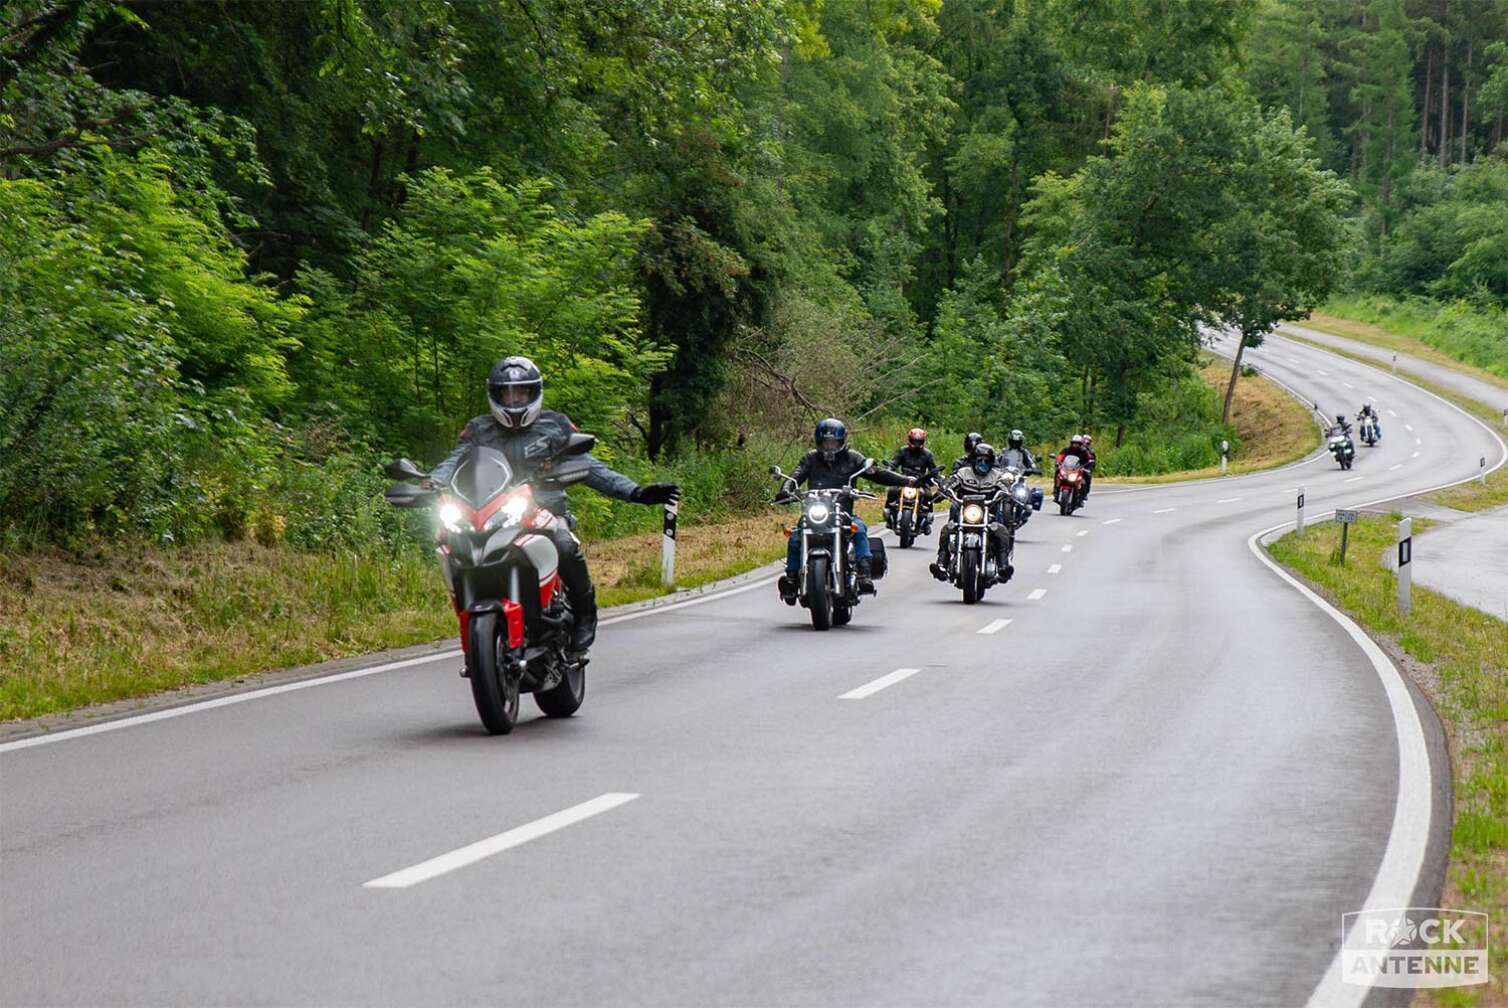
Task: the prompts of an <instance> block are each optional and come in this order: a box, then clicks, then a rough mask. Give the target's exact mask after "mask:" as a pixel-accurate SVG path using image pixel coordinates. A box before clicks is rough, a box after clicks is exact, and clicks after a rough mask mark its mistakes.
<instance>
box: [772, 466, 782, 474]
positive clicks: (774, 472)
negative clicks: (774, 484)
mask: <svg viewBox="0 0 1508 1008" xmlns="http://www.w3.org/2000/svg"><path fill="white" fill-rule="evenodd" d="M770 475H771V476H779V475H780V467H779V466H770Z"/></svg>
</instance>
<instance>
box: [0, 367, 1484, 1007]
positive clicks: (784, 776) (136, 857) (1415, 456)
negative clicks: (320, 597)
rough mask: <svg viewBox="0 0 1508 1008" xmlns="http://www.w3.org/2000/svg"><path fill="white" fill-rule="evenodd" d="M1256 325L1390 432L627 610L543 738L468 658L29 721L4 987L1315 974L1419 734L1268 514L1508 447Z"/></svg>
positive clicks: (586, 984) (172, 992)
mask: <svg viewBox="0 0 1508 1008" xmlns="http://www.w3.org/2000/svg"><path fill="white" fill-rule="evenodd" d="M1251 359H1252V361H1253V363H1256V364H1257V365H1258V366H1260V367H1261V368H1262V369H1263V370H1264V371H1266V372H1268V373H1270V374H1272V375H1273V376H1274V377H1277V378H1279V379H1280V380H1282V381H1283V382H1285V383H1286V384H1288V385H1289V386H1291V387H1292V388H1294V389H1295V390H1296V391H1298V393H1299V394H1301V395H1303V396H1305V397H1306V398H1310V399H1318V400H1319V401H1320V402H1322V403H1331V402H1335V403H1340V402H1344V403H1346V404H1347V409H1348V411H1349V412H1351V413H1354V412H1355V410H1356V408H1357V406H1358V405H1359V404H1360V402H1361V401H1362V400H1363V398H1365V397H1367V396H1372V397H1374V398H1375V400H1376V402H1377V404H1378V405H1379V407H1380V408H1381V409H1382V413H1383V417H1384V422H1385V424H1386V428H1385V429H1386V432H1387V437H1386V439H1385V440H1384V442H1383V443H1382V444H1381V445H1379V446H1378V447H1376V448H1372V449H1366V448H1362V449H1361V450H1360V451H1361V455H1360V459H1359V461H1358V463H1357V466H1356V468H1355V469H1354V470H1353V471H1352V472H1349V473H1343V472H1340V471H1339V470H1338V469H1337V468H1336V466H1335V465H1334V464H1333V463H1332V462H1330V461H1329V460H1328V458H1325V457H1320V458H1315V459H1311V460H1309V461H1307V462H1305V463H1302V464H1300V465H1298V466H1295V467H1290V468H1288V469H1285V470H1280V471H1275V472H1271V473H1263V474H1252V475H1248V476H1243V477H1236V478H1230V479H1226V480H1219V481H1205V482H1200V483H1190V484H1181V485H1172V486H1162V487H1147V488H1136V489H1120V488H1117V489H1111V488H1109V487H1104V488H1102V489H1101V490H1099V491H1096V493H1095V495H1094V497H1093V498H1092V500H1091V502H1090V505H1089V506H1088V507H1087V508H1086V509H1085V510H1084V511H1082V512H1080V513H1079V514H1078V515H1076V516H1074V517H1072V518H1063V517H1059V516H1057V515H1056V514H1048V513H1047V512H1045V511H1044V512H1043V514H1041V515H1040V516H1038V517H1036V518H1034V519H1033V520H1032V522H1031V524H1030V525H1028V526H1027V528H1026V529H1025V531H1024V534H1023V536H1022V541H1021V543H1020V545H1019V547H1018V552H1017V574H1016V578H1015V580H1014V581H1013V582H1012V583H1011V584H1009V585H1007V586H1005V587H1003V588H999V589H996V590H995V591H994V592H992V593H991V594H990V596H989V597H988V598H987V599H986V600H985V602H984V603H982V604H980V605H978V606H964V605H963V604H961V602H960V601H959V598H958V594H957V593H956V592H955V591H952V590H949V589H947V588H945V586H942V585H939V584H937V583H935V582H933V581H932V580H931V579H930V578H929V577H928V576H927V574H926V573H925V566H926V562H927V560H928V559H929V554H930V551H931V548H932V544H933V541H932V540H923V546H922V548H918V549H913V550H911V551H907V552H901V551H897V550H892V556H893V561H892V573H891V575H890V577H889V578H887V579H886V580H885V581H884V582H882V585H881V595H880V596H879V598H878V599H875V600H872V601H869V602H866V604H865V605H863V606H862V607H861V608H860V609H859V610H858V611H857V613H856V615H855V620H854V623H853V625H852V626H850V627H847V628H843V629H835V630H833V631H831V632H829V633H825V634H818V633H815V632H813V631H812V630H811V629H810V628H809V626H807V625H806V624H805V623H804V622H803V619H802V617H803V616H804V612H803V611H802V610H799V609H794V610H793V609H788V608H786V607H785V606H783V605H781V604H780V603H779V601H778V600H777V599H776V598H775V595H774V591H773V589H772V588H768V587H764V588H761V589H759V590H755V591H746V592H742V593H740V594H736V595H731V596H727V597H723V598H717V599H712V600H710V601H707V602H705V603H703V604H699V605H695V606H691V607H686V608H680V609H675V610H673V611H667V612H663V613H658V614H654V615H650V616H646V617H644V618H641V619H636V620H633V621H631V622H623V623H620V624H617V625H615V626H612V627H610V628H607V629H605V630H604V633H603V635H602V638H601V641H600V643H599V647H598V649H597V652H596V659H595V661H594V662H593V665H592V669H591V672H592V682H591V687H590V692H589V696H588V698H587V702H586V705H585V706H584V708H583V711H582V713H581V715H580V716H578V717H577V718H574V719H572V720H569V721H546V720H544V719H538V720H533V721H528V722H526V723H524V724H523V725H521V726H520V728H519V729H518V730H517V731H516V732H515V733H514V735H513V736H511V737H509V738H506V739H491V738H487V737H485V736H484V735H482V734H481V733H480V729H479V728H478V726H477V724H476V722H475V718H474V715H473V713H472V711H471V708H470V701H469V695H468V692H467V690H466V688H465V684H464V683H463V681H462V680H460V679H459V678H458V677H457V675H456V663H455V660H454V659H447V660H443V661H434V662H426V663H422V664H417V665H412V666H409V667H405V668H401V669H396V670H393V671H391V672H386V673H383V674H379V675H372V676H368V677H363V678H353V679H348V680H344V681H341V682H338V683H333V684H330V685H325V686H320V687H315V688H309V689H303V690H299V691H296V692H288V693H282V694H277V695H272V696H268V697H265V698H260V699H256V700H252V701H248V702H245V703H239V704H235V705H230V706H224V707H219V708H215V709H209V710H203V711H196V712H194V713H190V714H186V715H184V716H181V717H176V718H173V719H170V720H162V721H157V722H154V723H148V724H138V725H132V726H130V727H125V728H122V729H121V730H118V731H110V732H105V733H100V734H95V735H89V736H86V737H75V738H68V739H62V740H59V741H56V742H52V743H49V744H43V745H36V746H33V747H30V748H24V749H11V750H9V751H7V750H6V749H5V748H4V747H0V894H3V895H0V977H3V978H4V979H3V986H0V999H3V1000H4V1003H6V1004H26V1005H94V1004H203V1003H217V1004H228V1005H242V1004H245V1005H262V1004H356V1003H360V1004H483V1003H485V1004H489V1005H497V1004H517V1005H598V1004H644V1005H687V1006H692V1005H777V1004H778V1005H866V1006H868V1005H898V1006H899V1005H905V1006H911V1005H918V1004H928V1005H931V1004H938V1005H941V1004H949V1005H952V1004H979V1005H991V1006H993V1005H1000V1004H1005V1003H1009V1004H1014V1005H1060V1004H1065V1003H1071V1004H1075V1005H1083V1006H1091V1005H1107V1006H1108V1005H1115V1006H1125V1005H1159V1006H1171V1005H1212V1006H1213V1005H1219V1006H1231V1005H1282V1006H1292V1005H1300V1004H1303V1003H1305V1001H1306V1000H1307V999H1308V998H1309V997H1310V994H1311V992H1312V991H1313V990H1314V988H1315V985H1316V983H1318V982H1319V980H1320V978H1321V977H1322V975H1323V974H1324V973H1325V970H1326V968H1327V966H1328V964H1329V962H1330V960H1331V958H1332V956H1333V953H1334V947H1335V945H1336V935H1337V932H1338V926H1339V919H1340V915H1341V914H1342V913H1343V912H1345V911H1349V910H1354V909H1357V908H1359V907H1361V906H1362V905H1363V902H1364V901H1365V900H1366V899H1367V896H1368V893H1369V891H1370V889H1371V887H1372V883H1373V880H1374V877H1375V876H1376V875H1377V871H1378V868H1379V864H1380V863H1381V862H1382V860H1383V856H1384V850H1385V848H1386V847H1387V844H1388V840H1389V837H1390V835H1391V830H1392V826H1393V816H1394V810H1395V804H1396V799H1397V796H1398V794H1397V792H1398V773H1397V767H1398V766H1399V758H1400V754H1399V752H1398V751H1397V744H1396V742H1395V737H1396V733H1395V730H1394V722H1393V715H1392V713H1391V709H1390V706H1389V702H1388V699H1387V696H1386V694H1385V690H1384V687H1383V685H1382V683H1381V682H1380V681H1379V677H1378V674H1377V672H1376V670H1375V669H1374V667H1373V665H1372V662H1371V661H1370V659H1369V658H1368V657H1367V656H1366V654H1364V653H1363V651H1362V650H1361V649H1360V648H1359V647H1358V646H1357V644H1356V642H1355V641H1353V640H1352V639H1351V637H1350V636H1349V635H1348V634H1347V633H1346V631H1345V630H1344V629H1343V628H1342V627H1341V626H1340V625H1339V624H1338V623H1337V622H1336V621H1335V620H1333V619H1331V618H1330V617H1328V616H1327V615H1326V614H1325V613H1323V612H1322V611H1321V610H1320V609H1318V608H1317V607H1316V606H1315V605H1313V604H1312V603H1311V602H1310V601H1309V600H1307V599H1305V598H1304V597H1303V596H1301V595H1300V594H1299V593H1298V592H1296V591H1294V590H1293V588H1292V587H1291V586H1290V585H1289V584H1287V583H1285V582H1284V581H1283V580H1281V579H1280V578H1279V577H1277V576H1275V575H1274V574H1273V573H1272V572H1271V571H1269V570H1268V569H1267V568H1266V567H1264V565H1263V564H1262V563H1260V562H1259V560H1258V559H1257V558H1256V557H1254V556H1253V555H1252V553H1251V551H1250V550H1249V549H1248V547H1247V539H1248V537H1249V536H1250V535H1251V534H1252V533H1253V532H1255V531H1257V530H1259V529H1262V528H1265V527H1269V526H1272V525H1275V524H1277V523H1279V522H1282V521H1285V520H1288V519H1290V518H1291V516H1292V511H1293V502H1294V496H1295V494H1294V488H1295V487H1296V486H1298V485H1299V484H1300V483H1302V484H1304V485H1305V486H1306V487H1307V493H1308V503H1309V508H1310V510H1311V513H1313V512H1319V511H1324V510H1327V509H1330V508H1333V507H1335V506H1349V505H1354V504H1361V503H1365V502H1369V501H1373V500H1377V499H1380V498H1385V497H1394V496H1398V495H1402V494H1408V493H1414V492H1418V491H1421V490H1425V489H1428V488H1432V487H1435V486H1438V485H1440V484H1442V483H1446V482H1450V481H1452V480H1457V479H1463V478H1466V477H1468V476H1471V475H1473V474H1474V473H1475V472H1476V466H1477V457H1478V455H1479V454H1487V455H1488V456H1489V457H1490V458H1491V459H1492V460H1494V461H1496V460H1497V459H1498V458H1499V456H1500V453H1501V444H1500V443H1499V442H1496V440H1495V439H1494V438H1493V437H1492V436H1491V435H1490V434H1489V433H1487V432H1486V431H1485V429H1484V428H1482V427H1481V426H1480V425H1478V424H1477V423H1476V422H1475V421H1473V420H1472V419H1470V418H1468V417H1466V416H1465V415H1464V414H1462V413H1460V412H1459V411H1458V410H1456V409H1454V408H1453V407H1451V406H1449V405H1448V404H1445V403H1443V402H1442V401H1441V400H1439V399H1437V398H1436V397H1433V396H1431V395H1429V394H1428V393H1425V392H1423V391H1422V390H1419V389H1417V388H1416V387H1414V386H1412V385H1409V384H1407V383H1405V382H1402V381H1399V380H1397V379H1394V378H1392V377H1390V376H1388V375H1386V374H1385V373H1382V372H1379V371H1377V370H1375V369H1373V368H1370V367H1367V366H1365V365H1362V364H1359V363H1357V362H1354V361H1351V360H1347V359H1344V358H1341V357H1337V356H1335V355H1332V354H1328V353H1325V352H1323V351H1320V350H1317V349H1314V348H1312V347H1309V346H1306V345H1303V344H1299V343H1294V342H1292V341H1288V340H1283V339H1281V338H1274V339H1272V340H1270V341H1269V344H1268V345H1267V346H1266V347H1263V348H1261V349H1259V350H1256V351H1252V352H1251ZM1336 408H1337V409H1338V408H1339V407H1338V406H1337V407H1336ZM1407 427H1412V428H1413V429H1412V430H1408V429H1407ZM1007 621H1008V622H1007ZM982 631H987V632H982ZM901 670H912V671H907V672H902V671H901ZM845 696H847V697H852V698H850V699H841V698H842V697H845ZM1436 776H1437V778H1438V777H1441V776H1443V772H1442V773H1441V774H1437V775H1436ZM1413 797H1414V798H1415V799H1417V800H1420V801H1422V802H1423V803H1424V805H1425V806H1426V807H1427V806H1428V805H1429V804H1430V803H1431V802H1434V803H1435V805H1436V807H1437V809H1438V806H1439V803H1440V802H1441V800H1442V796H1441V795H1440V794H1438V793H1437V794H1431V795H1424V796H1420V795H1414V796H1413ZM552 816H556V817H558V818H554V819H547V818H546V817H552ZM1435 819H1436V821H1439V820H1440V817H1439V816H1438V815H1437V816H1436V817H1435ZM541 820H543V821H544V822H543V824H541ZM551 827H553V828H551ZM519 831H522V832H519ZM483 841H485V842H486V846H485V847H482V848H470V847H468V845H471V844H475V843H477V842H483ZM1432 857H1434V856H1433V855H1432ZM435 859H440V860H439V861H436V860H435ZM1434 861H1435V867H1436V868H1438V858H1437V857H1434ZM408 869H415V870H416V874H410V875H400V876H399V877H400V879H401V880H407V879H418V880H417V881H414V882H413V883H412V884H409V885H407V886H406V887H400V888H394V887H386V886H371V885H368V884H367V883H371V882H378V881H381V880H383V879H391V877H392V876H393V875H394V873H402V872H404V871H405V870H408ZM1426 885H1427V880H1426Z"/></svg>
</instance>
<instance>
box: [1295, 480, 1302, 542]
mask: <svg viewBox="0 0 1508 1008" xmlns="http://www.w3.org/2000/svg"><path fill="white" fill-rule="evenodd" d="M1297 515H1298V516H1297V517H1296V518H1294V520H1293V530H1294V531H1295V532H1297V533H1298V534H1299V535H1303V534H1304V488H1303V487H1299V500H1298V505H1297Z"/></svg>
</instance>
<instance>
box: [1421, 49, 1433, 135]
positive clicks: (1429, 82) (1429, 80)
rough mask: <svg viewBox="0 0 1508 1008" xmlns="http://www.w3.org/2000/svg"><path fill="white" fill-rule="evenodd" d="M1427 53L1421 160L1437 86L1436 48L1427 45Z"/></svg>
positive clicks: (1422, 104) (1422, 107) (1422, 106)
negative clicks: (1431, 97)
mask: <svg viewBox="0 0 1508 1008" xmlns="http://www.w3.org/2000/svg"><path fill="white" fill-rule="evenodd" d="M1424 48H1425V51H1426V52H1428V53H1429V62H1428V63H1426V64H1425V68H1424V101H1423V102H1422V103H1421V104H1420V106H1419V107H1420V109H1422V110H1423V113H1424V118H1423V119H1422V120H1421V121H1420V123H1419V160H1420V161H1423V160H1424V155H1425V140H1426V138H1428V136H1429V99H1430V93H1431V92H1432V91H1433V90H1434V85H1435V47H1434V46H1432V45H1428V44H1426V45H1425V47H1424Z"/></svg>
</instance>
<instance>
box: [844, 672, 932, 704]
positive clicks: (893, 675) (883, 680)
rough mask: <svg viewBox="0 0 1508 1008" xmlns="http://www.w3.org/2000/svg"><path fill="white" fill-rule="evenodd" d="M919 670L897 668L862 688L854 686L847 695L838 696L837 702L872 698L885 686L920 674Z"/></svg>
mask: <svg viewBox="0 0 1508 1008" xmlns="http://www.w3.org/2000/svg"><path fill="white" fill-rule="evenodd" d="M920 671H921V669H919V668H898V669H896V670H895V671H894V672H888V673H886V674H885V675H882V676H880V677H879V678H878V679H871V680H870V681H869V682H867V683H865V684H864V685H863V686H855V687H854V688H853V689H851V690H849V691H848V692H847V693H843V694H840V695H839V697H838V699H839V700H863V699H864V698H865V697H869V696H874V695H875V694H876V693H878V692H879V691H880V690H882V689H884V688H885V687H887V686H894V685H895V684H896V683H898V682H900V681H901V680H902V679H910V678H911V677H912V676H914V675H916V674H917V673H918V672H920Z"/></svg>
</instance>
